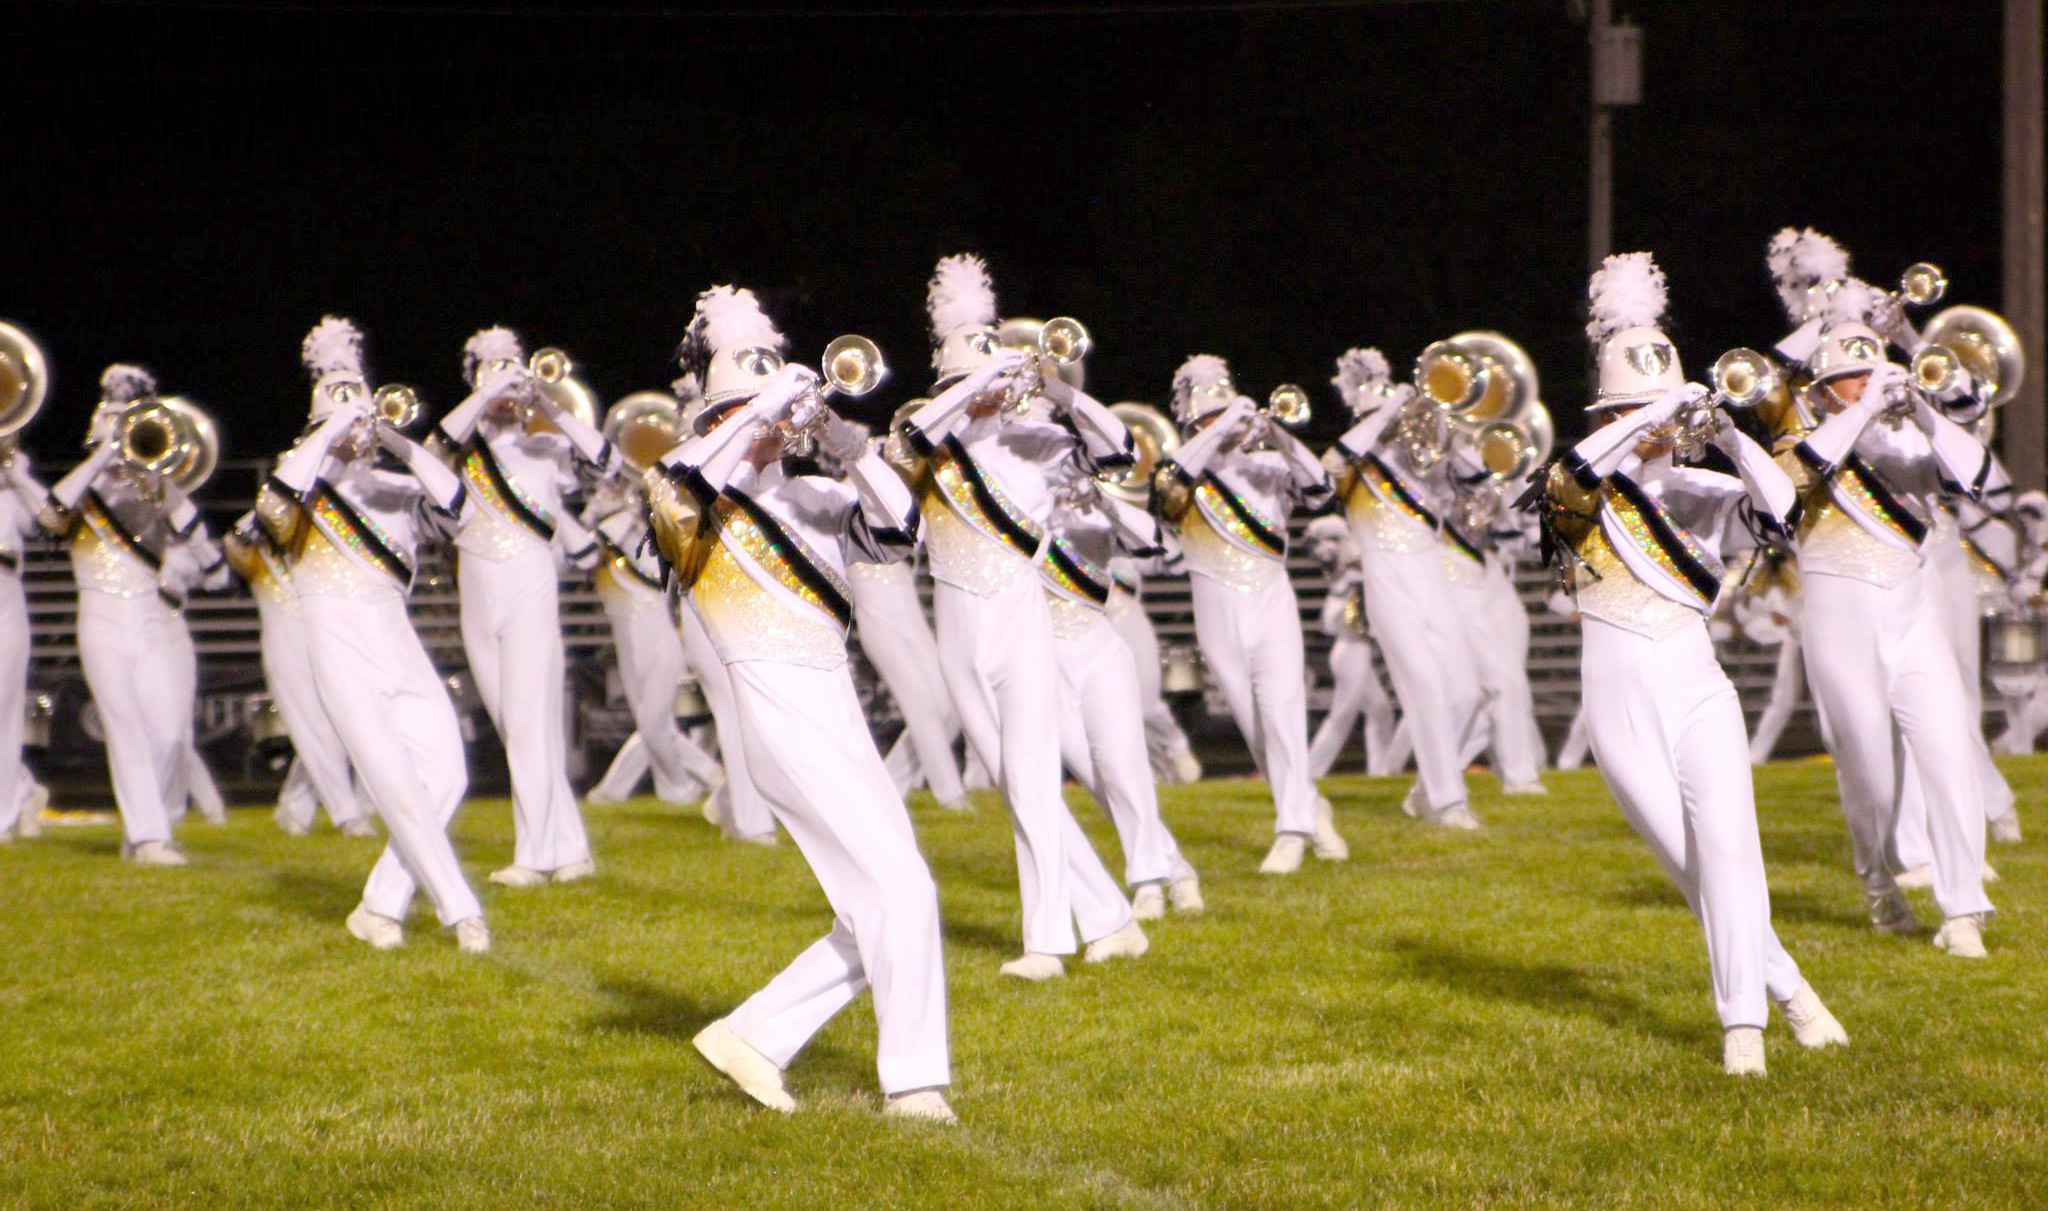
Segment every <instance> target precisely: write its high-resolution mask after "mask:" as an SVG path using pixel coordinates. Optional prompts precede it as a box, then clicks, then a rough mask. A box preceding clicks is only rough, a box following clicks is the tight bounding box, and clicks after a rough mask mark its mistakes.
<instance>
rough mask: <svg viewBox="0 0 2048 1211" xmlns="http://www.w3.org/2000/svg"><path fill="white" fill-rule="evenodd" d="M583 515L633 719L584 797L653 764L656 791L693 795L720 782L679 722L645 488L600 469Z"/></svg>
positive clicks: (679, 674)
mask: <svg viewBox="0 0 2048 1211" xmlns="http://www.w3.org/2000/svg"><path fill="white" fill-rule="evenodd" d="M675 391H676V398H677V399H679V400H689V399H694V398H695V397H696V395H697V394H698V392H697V385H696V382H695V380H693V379H689V378H688V377H687V376H686V377H685V378H683V379H678V380H677V381H676V383H675ZM584 517H585V519H586V521H587V524H588V525H589V527H590V529H591V531H592V532H593V533H594V534H595V535H596V537H597V541H598V544H599V547H600V554H599V558H598V563H597V571H596V575H595V577H594V578H593V579H594V582H595V584H596V588H597V599H598V601H599V602H600V603H601V604H602V605H603V606H604V613H605V617H606V618H607V619H609V620H610V621H611V628H612V644H613V646H614V647H616V648H617V650H618V657H619V684H620V688H621V689H623V690H624V691H625V696H626V706H627V708H628V709H630V710H631V711H632V713H633V722H634V725H635V730H634V732H633V736H632V737H629V738H628V739H627V741H626V743H625V745H623V746H621V747H620V749H619V753H618V756H616V757H614V758H613V760H612V763H611V766H610V767H609V768H608V769H607V770H606V771H605V775H604V777H603V778H601V779H600V780H599V781H598V784H597V786H596V788H594V789H593V790H592V791H591V792H590V794H589V796H588V798H589V799H590V801H591V802H593V803H607V802H610V803H619V802H624V801H625V800H626V799H627V798H628V797H629V796H631V795H632V793H633V789H634V788H635V787H636V786H638V785H639V782H640V778H641V776H642V775H643V774H645V773H647V772H649V771H650V770H651V771H652V772H653V774H654V794H655V797H656V798H659V799H661V800H663V801H665V802H669V803H690V802H695V801H696V800H697V799H699V798H700V797H702V795H703V794H704V793H705V792H707V791H709V790H710V789H711V788H712V787H714V786H716V785H718V781H719V778H720V777H721V771H720V769H719V764H718V762H716V761H714V760H712V758H711V755H710V754H709V753H706V752H705V751H704V750H703V749H701V748H698V747H697V745H696V744H695V743H694V742H692V741H691V740H690V739H689V738H688V737H686V736H684V735H683V733H682V730H681V729H680V728H678V727H677V726H676V687H677V686H678V685H680V684H681V683H682V680H683V676H684V674H685V673H686V672H687V663H686V661H685V660H684V657H683V641H682V638H681V637H680V636H679V635H677V633H676V627H675V619H674V616H673V615H672V614H670V613H669V603H668V591H667V589H666V588H665V587H664V585H663V582H662V570H661V561H660V558H659V554H658V553H657V552H656V551H655V550H654V546H653V544H652V543H651V542H650V541H648V523H647V492H646V488H645V487H644V486H643V485H642V483H641V482H640V479H639V477H637V476H635V475H633V474H632V473H631V472H630V471H620V472H618V473H615V474H612V475H608V476H605V477H604V478H603V479H601V480H599V481H598V484H597V487H596V489H595V490H594V491H593V492H592V493H591V497H590V503H589V505H588V506H587V507H586V508H585V510H584Z"/></svg>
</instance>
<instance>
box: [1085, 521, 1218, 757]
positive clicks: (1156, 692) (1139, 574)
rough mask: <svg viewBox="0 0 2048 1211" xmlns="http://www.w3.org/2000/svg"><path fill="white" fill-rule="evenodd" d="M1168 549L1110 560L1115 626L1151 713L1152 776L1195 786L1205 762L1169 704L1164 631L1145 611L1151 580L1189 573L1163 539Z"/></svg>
mask: <svg viewBox="0 0 2048 1211" xmlns="http://www.w3.org/2000/svg"><path fill="white" fill-rule="evenodd" d="M1160 538H1161V540H1162V541H1163V542H1164V544H1165V547H1166V551H1165V553H1164V554H1162V555H1158V556H1154V557H1153V558H1151V559H1148V560H1138V559H1133V558H1131V557H1130V556H1128V555H1119V556H1117V557H1116V558H1115V559H1112V560H1110V561H1109V574H1110V577H1111V579H1112V580H1113V581H1114V582H1115V583H1114V585H1113V586H1112V587H1111V588H1110V591H1109V607H1108V609H1107V611H1106V612H1107V613H1108V615H1109V623H1110V625H1111V626H1113V627H1115V628H1116V633H1117V634H1119V635H1121V636H1123V638H1124V643H1126V644H1127V645H1129V647H1130V649H1131V655H1132V656H1133V657H1134V658H1136V660H1137V662H1138V700H1139V701H1140V702H1142V703H1143V704H1144V710H1145V748H1146V751H1147V752H1148V753H1149V754H1150V755H1151V758H1152V776H1153V777H1154V778H1157V779H1158V780H1159V781H1161V782H1164V783H1166V784H1168V785H1169V786H1192V785H1193V784H1195V783H1197V782H1200V781H1201V780H1202V763H1201V761H1200V760H1198V759H1197V758H1196V757H1195V754H1194V750H1193V747H1192V746H1190V745H1189V744H1188V734H1187V733H1186V732H1185V731H1182V730H1181V726H1180V720H1178V719H1176V718H1174V717H1173V708H1172V707H1171V706H1168V705H1167V703H1166V694H1165V692H1164V687H1163V686H1162V684H1161V681H1162V678H1161V676H1160V671H1159V633H1158V632H1157V631H1154V630H1153V629H1152V616H1151V615H1150V614H1147V613H1146V612H1145V577H1146V576H1147V575H1149V574H1160V575H1171V574H1177V573H1181V572H1184V571H1185V569H1184V568H1182V567H1181V558H1180V548H1179V544H1177V543H1175V542H1174V541H1173V536H1172V535H1170V534H1162V535H1160Z"/></svg>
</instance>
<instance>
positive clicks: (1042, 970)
mask: <svg viewBox="0 0 2048 1211" xmlns="http://www.w3.org/2000/svg"><path fill="white" fill-rule="evenodd" d="M996 971H997V973H998V974H1001V975H1006V976H1010V977H1012V978H1014V979H1019V980H1057V979H1059V978H1060V977H1061V976H1063V975H1065V974H1067V965H1066V964H1065V963H1062V962H1060V957H1059V956H1058V955H1049V954H1039V953H1038V952H1036V951H1030V950H1027V951H1025V952H1024V953H1023V954H1022V955H1020V956H1019V957H1017V958H1014V959H1011V960H1010V961H1009V962H1007V963H1005V964H1003V965H1002V966H1001V967H998V968H996Z"/></svg>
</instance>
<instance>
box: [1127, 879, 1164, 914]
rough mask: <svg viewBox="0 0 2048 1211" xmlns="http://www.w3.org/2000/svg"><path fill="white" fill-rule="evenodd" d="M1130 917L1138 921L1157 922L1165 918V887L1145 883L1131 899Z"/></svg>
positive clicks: (1158, 884)
mask: <svg viewBox="0 0 2048 1211" xmlns="http://www.w3.org/2000/svg"><path fill="white" fill-rule="evenodd" d="M1131 915H1132V916H1133V917H1135V918H1137V919H1138V920H1140V921H1157V920H1160V919H1161V918H1163V917H1165V916H1166V885H1165V884H1163V883H1145V884H1141V885H1140V886H1139V887H1138V890H1137V893H1136V894H1135V895H1133V896H1132V897H1131Z"/></svg>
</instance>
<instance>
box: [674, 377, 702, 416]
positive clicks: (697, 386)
mask: <svg viewBox="0 0 2048 1211" xmlns="http://www.w3.org/2000/svg"><path fill="white" fill-rule="evenodd" d="M668 389H669V391H670V392H671V393H672V394H674V395H675V397H676V399H677V400H679V401H681V403H682V405H683V407H685V408H687V407H689V406H690V405H691V404H693V403H695V402H696V401H698V400H701V399H703V398H704V384H703V383H702V382H701V381H700V380H699V379H698V378H697V372H696V371H694V370H692V371H690V372H689V373H687V374H685V375H683V376H682V377H681V378H679V379H677V380H675V381H674V382H672V383H670V384H669V385H668Z"/></svg>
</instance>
